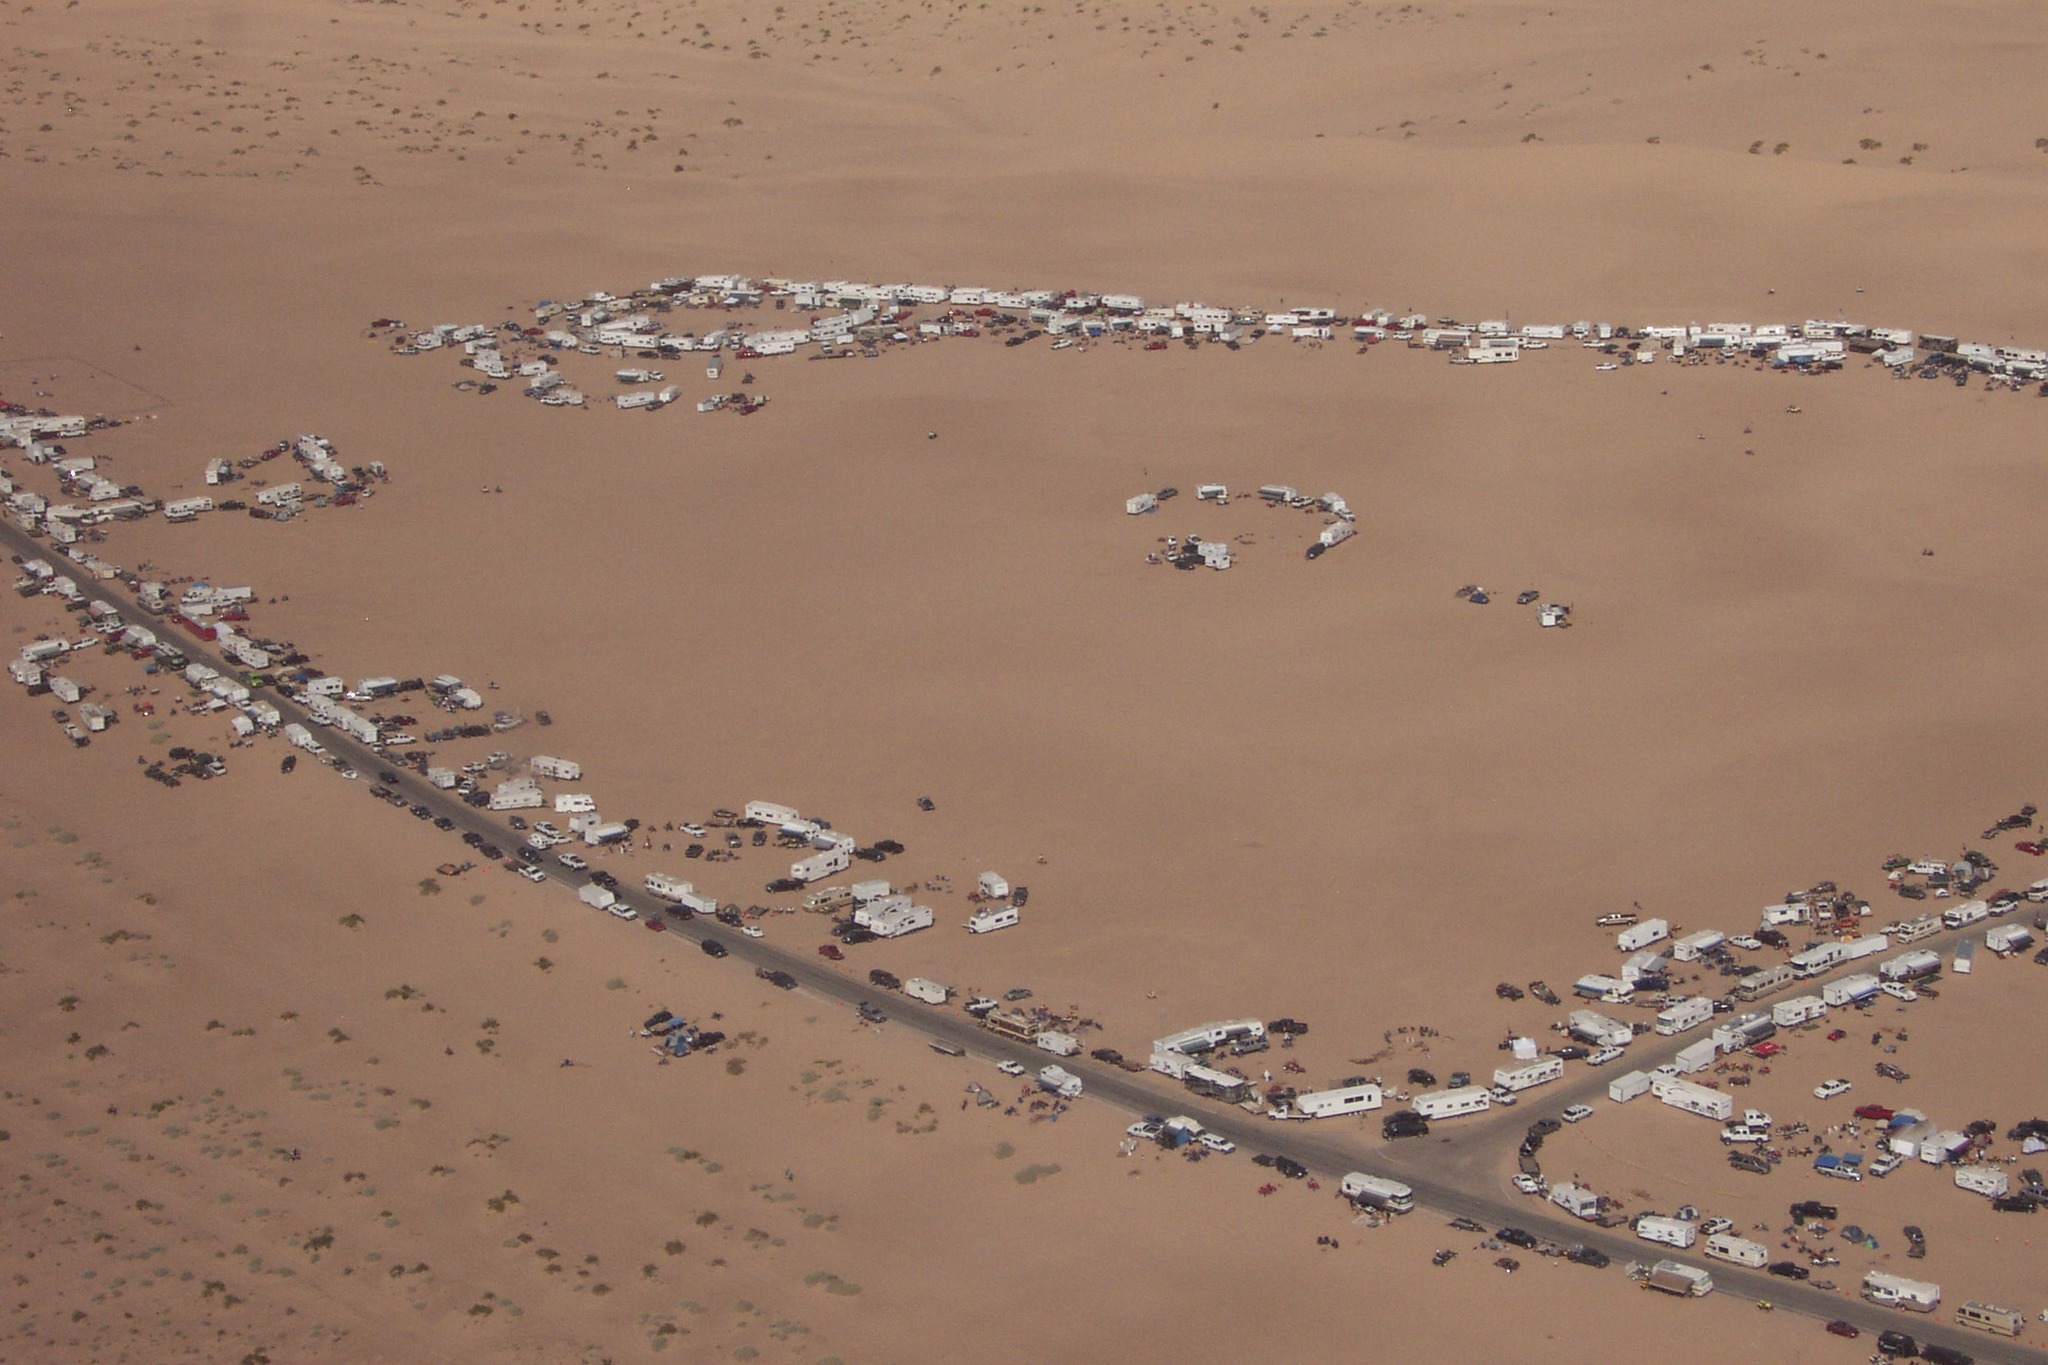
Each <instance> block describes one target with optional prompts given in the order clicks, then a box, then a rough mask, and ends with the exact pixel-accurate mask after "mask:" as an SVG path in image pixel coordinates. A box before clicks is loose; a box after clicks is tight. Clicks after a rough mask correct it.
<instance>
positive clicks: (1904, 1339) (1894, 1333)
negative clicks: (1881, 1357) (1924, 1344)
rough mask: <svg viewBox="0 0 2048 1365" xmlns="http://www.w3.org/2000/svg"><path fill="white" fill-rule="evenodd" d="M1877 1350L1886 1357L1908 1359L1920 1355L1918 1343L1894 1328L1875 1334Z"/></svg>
mask: <svg viewBox="0 0 2048 1365" xmlns="http://www.w3.org/2000/svg"><path fill="white" fill-rule="evenodd" d="M1877 1349H1878V1350H1879V1351H1880V1352H1882V1353H1883V1354H1885V1355H1888V1356H1894V1357H1897V1356H1906V1357H1909V1358H1910V1357H1912V1356H1917V1355H1919V1354H1920V1343H1919V1342H1917V1341H1915V1340H1913V1338H1911V1337H1909V1336H1907V1335H1906V1334H1905V1333H1904V1332H1901V1331H1899V1330H1897V1329H1896V1328H1891V1327H1887V1328H1885V1329H1884V1330H1883V1331H1882V1332H1879V1333H1878V1334H1877Z"/></svg>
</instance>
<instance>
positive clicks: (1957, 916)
mask: <svg viewBox="0 0 2048 1365" xmlns="http://www.w3.org/2000/svg"><path fill="white" fill-rule="evenodd" d="M1990 917H1991V907H1990V905H1989V904H1987V903H1986V902H1984V901H1964V902H1963V903H1962V904H1961V905H1951V906H1950V907H1949V908H1948V909H1946V910H1944V911H1942V912H1941V922H1942V923H1943V924H1944V925H1946V926H1947V927H1948V928H1950V929H1960V928H1962V927H1963V926H1964V925H1968V924H1975V923H1976V922H1977V921H1978V920H1981V919H1989V918H1990Z"/></svg>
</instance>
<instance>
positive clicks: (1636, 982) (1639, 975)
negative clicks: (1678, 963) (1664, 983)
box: [1621, 948, 1665, 986]
mask: <svg viewBox="0 0 2048 1365" xmlns="http://www.w3.org/2000/svg"><path fill="white" fill-rule="evenodd" d="M1664 972H1665V967H1664V955H1663V954H1662V953H1659V952H1657V951H1656V950H1655V949H1653V948H1645V949H1643V951H1641V952H1640V953H1631V954H1629V956H1628V959H1627V960H1626V961H1625V962H1623V963H1622V964H1621V979H1622V980H1623V981H1626V982H1628V984H1629V985H1631V986H1641V985H1642V984H1643V983H1644V982H1647V981H1654V980H1656V979H1657V978H1659V977H1661V976H1663V975H1664Z"/></svg>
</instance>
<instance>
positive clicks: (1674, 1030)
mask: <svg viewBox="0 0 2048 1365" xmlns="http://www.w3.org/2000/svg"><path fill="white" fill-rule="evenodd" d="M1713 1017H1714V1002H1713V1001H1712V1000H1711V999H1709V998H1708V997H1707V996H1704V995H1695V996H1692V997H1690V998H1688V999H1685V1000H1679V1001H1676V1002H1674V1003H1673V1004H1671V1005H1669V1006H1668V1007H1666V1008H1665V1009H1664V1010H1662V1011H1661V1012H1659V1014H1658V1015H1657V1023H1656V1026H1655V1027H1656V1030H1657V1032H1658V1033H1659V1034H1661V1035H1663V1036H1664V1037H1666V1038H1669V1037H1673V1036H1675V1035H1677V1034H1680V1033H1686V1032H1689V1031H1691V1030H1692V1029H1696V1028H1698V1027H1699V1026H1700V1025H1701V1024H1704V1023H1706V1022H1708V1021H1709V1020H1711V1019H1712V1018H1713Z"/></svg>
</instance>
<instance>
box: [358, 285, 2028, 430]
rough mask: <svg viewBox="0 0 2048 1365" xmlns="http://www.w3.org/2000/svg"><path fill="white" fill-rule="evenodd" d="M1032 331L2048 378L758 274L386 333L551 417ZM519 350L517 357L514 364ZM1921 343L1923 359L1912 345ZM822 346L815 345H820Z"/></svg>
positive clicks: (1743, 327)
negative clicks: (1579, 349) (636, 362)
mask: <svg viewBox="0 0 2048 1365" xmlns="http://www.w3.org/2000/svg"><path fill="white" fill-rule="evenodd" d="M679 308H681V309H689V310H700V311H716V312H719V313H721V314H732V313H736V312H737V313H745V312H753V311H757V310H768V311H772V312H783V313H791V312H794V313H801V314H804V315H805V316H804V317H802V318H801V319H790V320H789V321H787V322H784V323H783V325H780V326H774V325H767V326H763V325H759V324H758V323H755V324H748V325H731V326H727V325H720V326H714V327H711V328H709V329H707V330H705V331H703V332H701V333H700V332H698V331H695V330H686V331H675V330H671V328H670V326H669V325H668V323H667V321H666V319H667V318H668V316H669V315H671V314H672V313H673V312H674V311H675V310H677V309H679ZM1012 327H1016V328H1022V329H1024V330H1023V331H1021V332H1020V333H1019V334H1017V335H1013V336H1011V337H1010V338H1009V342H1010V344H1012V345H1016V344H1020V343H1021V342H1023V341H1025V340H1028V339H1030V338H1032V337H1034V336H1043V337H1047V338H1050V339H1051V341H1052V344H1053V346H1054V347H1055V348H1062V349H1064V348H1066V347H1069V346H1071V345H1073V344H1074V343H1075V342H1076V341H1086V340H1091V339H1098V338H1109V337H1132V338H1141V339H1144V340H1145V341H1146V344H1147V346H1148V348H1155V349H1156V348H1163V347H1165V346H1166V345H1167V344H1168V343H1169V342H1170V341H1173V340H1181V341H1185V342H1187V343H1189V344H1195V343H1199V342H1213V343H1218V344H1222V345H1225V346H1229V347H1231V348H1236V347H1238V346H1241V345H1245V344H1248V343H1250V342H1253V341H1256V340H1258V339H1259V338H1261V337H1267V336H1272V337H1285V338H1288V339H1290V340H1293V341H1299V342H1311V343H1313V342H1323V341H1333V340H1337V339H1339V338H1340V337H1348V338H1349V339H1350V340H1352V341H1355V342H1357V343H1359V344H1361V345H1374V344H1378V343H1381V342H1386V341H1399V342H1405V343H1406V344H1407V345H1409V346H1411V347H1416V348H1421V349H1427V350H1432V351H1441V352H1449V353H1451V360H1452V362H1453V363H1455V364H1461V365H1497V364H1506V363H1512V362H1514V361H1516V360H1519V359H1520V358H1521V356H1522V355H1523V353H1525V352H1528V351H1536V350H1543V349H1546V348H1548V347H1550V346H1551V345H1553V344H1561V343H1564V342H1566V341H1577V342H1579V343H1580V344H1581V345H1584V346H1587V347H1591V348H1596V349H1599V350H1602V351H1604V352H1608V353H1612V354H1614V355H1615V356H1616V357H1617V361H1616V362H1611V363H1607V364H1604V365H1603V366H1602V368H1618V367H1619V366H1620V365H1635V364H1644V363H1648V362H1650V361H1653V360H1654V359H1655V358H1656V356H1657V354H1658V350H1659V348H1664V349H1668V350H1669V352H1670V354H1671V355H1672V357H1673V358H1674V359H1682V358H1684V357H1686V356H1688V355H1744V356H1753V357H1758V358H1761V359H1764V360H1766V361H1768V362H1769V363H1770V364H1771V365H1773V366H1777V367H1781V368H1796V369H1804V370H1824V369H1834V368H1839V367H1840V366H1842V365H1843V364H1844V363H1845V362H1846V360H1847V358H1848V357H1849V356H1850V355H1854V354H1864V355H1869V356H1871V357H1873V358H1875V359H1876V360H1877V361H1879V362H1880V363H1882V364H1883V365H1885V366H1887V367H1889V368H1890V369H1892V370H1893V371H1894V372H1895V373H1900V374H1904V373H1906V372H1908V370H1909V369H1911V368H1912V367H1913V366H1915V365H1916V364H1917V365H1918V366H1919V367H1920V372H1921V373H1923V374H1928V375H1929V376H1930V377H1933V376H1934V375H1936V374H1939V373H1946V372H1947V371H1948V370H1949V369H1953V370H1954V371H1955V372H1956V373H1957V374H1958V375H1959V376H1961V375H1967V374H1969V373H1973V372H1974V373H1983V374H1989V375H1992V376H1996V377H1998V378H2002V379H2006V380H2009V381H2011V382H2013V383H2015V384H2018V383H2021V382H2027V381H2032V380H2043V379H2048V351H2040V350H2033V349H2028V348H2023V347H2013V346H1994V345H1990V344H1987V343H1980V342H1968V341H1961V340H1958V339H1957V338H1955V337H1948V336H1938V335H1935V334H1932V333H1926V334H1921V335H1919V336H1916V335H1915V334H1914V333H1913V332H1912V331H1910V330H1908V329H1905V328H1898V327H1871V326H1865V325H1862V324H1858V323H1851V322H1846V321H1828V320H1825V319H1818V318H1811V319H1808V320H1806V321H1805V322H1803V323H1798V324H1790V323H1763V324H1752V323H1738V322H1723V323H1709V324H1706V325H1701V324H1698V323H1691V324H1687V325H1684V326H1677V325H1650V326H1640V327H1635V328H1630V327H1626V326H1615V325H1612V324H1609V323H1606V322H1593V321H1589V320H1583V319H1582V320H1580V321H1576V322H1572V323H1568V324H1567V323H1531V324H1523V325H1520V326H1516V325H1514V324H1512V323H1510V322H1508V321H1507V320H1506V319H1486V320H1482V321H1479V322H1476V323H1466V322H1460V321H1458V320H1456V319H1454V318H1449V317H1439V318H1434V319H1432V318H1431V317H1430V316H1429V315H1427V314H1424V313H1418V312H1399V313H1397V312H1394V311H1392V310H1389V309H1384V308H1377V309H1365V310H1361V311H1358V312H1355V313H1350V314H1347V315H1342V316H1340V315H1339V314H1338V312H1337V310H1335V309H1334V308H1319V307H1297V308H1292V309H1285V310H1278V311H1275V310H1269V309H1266V308H1259V307H1217V306H1213V305H1209V304H1204V303H1199V302H1180V303H1176V304H1173V305H1171V306H1148V305H1147V303H1146V301H1145V300H1144V299H1143V298H1142V297H1139V296H1138V295H1135V294H1097V293H1089V292H1084V291H1080V290H1074V289H1065V290H1051V289H1023V290H1013V289H994V288H988V287H984V286H975V285H938V284H887V283H885V284H874V283H867V282H861V281H852V280H824V281H798V280H789V279H781V278H767V279H759V280H756V279H752V278H749V277H746V276H741V275H703V276H695V277H691V276H675V277H671V278H668V279H662V280H656V281H654V282H653V283H652V284H650V285H648V286H647V287H646V288H645V289H641V290H636V291H634V292H632V293H630V294H626V295H614V294H610V293H606V292H603V291H597V292H593V293H591V294H589V295H586V296H584V297H582V298H580V299H577V300H574V301H572V302H557V301H554V300H543V301H542V302H541V303H539V304H538V305H536V307H535V309H534V320H533V323H532V325H529V326H521V325H519V324H517V323H503V324H499V325H497V326H492V325H489V324H484V323H472V324H468V325H461V324H455V323H444V324H440V325H438V326H435V327H431V328H428V329H426V330H424V331H417V332H411V331H406V330H405V329H404V328H403V327H402V326H398V327H396V328H395V330H394V331H393V332H392V333H391V335H392V337H393V340H394V343H395V347H394V348H395V350H396V351H397V352H398V353H399V354H402V355H416V354H420V353H422V352H427V351H438V350H443V349H456V348H459V349H460V350H461V351H462V353H463V357H464V363H465V364H466V365H468V366H470V367H471V368H473V369H474V370H476V372H477V373H478V374H480V375H482V376H483V377H484V381H485V382H486V383H489V384H495V383H497V382H499V381H508V380H524V381H525V384H526V390H527V392H528V394H529V395H531V396H533V397H535V398H538V399H540V400H541V401H542V402H544V403H547V404H549V405H551V406H582V405H583V404H584V402H585V398H584V395H583V394H582V393H581V392H580V391H578V390H576V389H574V388H573V387H571V386H570V385H569V384H568V383H567V381H566V380H565V378H564V376H563V375H562V373H561V372H560V371H559V370H558V369H556V368H555V366H554V364H553V363H552V362H553V355H552V354H551V353H554V352H563V351H570V352H582V353H584V354H588V355H601V354H604V353H606V352H607V351H613V352H617V353H624V352H626V351H629V350H630V351H632V352H633V353H634V354H635V355H636V356H639V357H646V358H662V357H680V356H683V355H686V354H690V353H705V354H708V355H710V356H711V357H713V359H712V361H711V363H710V365H709V366H708V367H707V373H708V374H709V377H711V378H713V379H716V378H717V377H718V373H717V370H718V361H717V359H716V358H717V357H718V356H720V355H721V354H723V353H727V352H730V353H731V354H733V355H734V356H735V357H736V358H738V359H742V360H752V359H755V358H757V357H767V356H778V355H792V354H795V353H797V352H799V351H809V352H810V353H811V354H813V355H814V356H831V355H842V354H874V353H876V352H877V351H878V349H879V348H880V347H883V346H887V345H896V344H905V343H912V342H920V341H931V340H937V339H939V338H942V337H949V336H970V337H971V336H979V335H980V334H981V333H982V332H983V331H984V330H985V329H990V330H993V329H1007V328H1012ZM508 344H510V345H513V346H516V347H521V348H524V349H523V350H521V351H519V352H518V353H516V354H514V355H509V356H508V355H507V354H506V349H505V348H506V346H507V345H508ZM1916 345H1917V349H1916ZM814 348H815V349H814ZM615 378H616V379H617V380H618V382H620V383H622V384H653V383H659V382H660V380H661V379H662V372H660V371H658V370H649V369H645V368H630V369H622V370H619V371H617V373H616V375H615ZM676 396H677V389H676V388H675V387H674V386H668V387H665V388H660V389H655V388H636V389H633V390H630V391H628V392H624V393H620V394H618V395H616V396H615V398H614V400H613V401H614V403H615V404H616V405H617V406H619V407H621V408H657V407H665V406H667V405H668V404H669V403H671V402H673V401H674V400H675V398H676Z"/></svg>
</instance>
